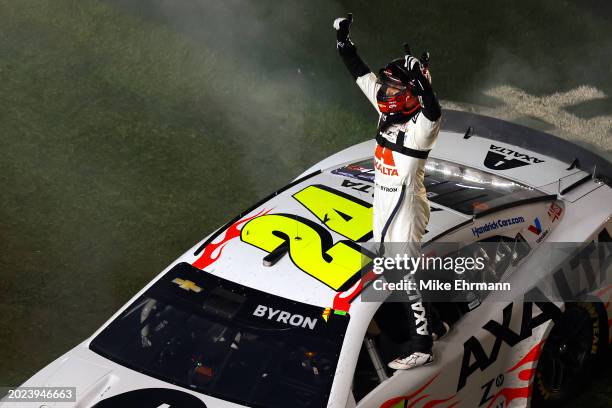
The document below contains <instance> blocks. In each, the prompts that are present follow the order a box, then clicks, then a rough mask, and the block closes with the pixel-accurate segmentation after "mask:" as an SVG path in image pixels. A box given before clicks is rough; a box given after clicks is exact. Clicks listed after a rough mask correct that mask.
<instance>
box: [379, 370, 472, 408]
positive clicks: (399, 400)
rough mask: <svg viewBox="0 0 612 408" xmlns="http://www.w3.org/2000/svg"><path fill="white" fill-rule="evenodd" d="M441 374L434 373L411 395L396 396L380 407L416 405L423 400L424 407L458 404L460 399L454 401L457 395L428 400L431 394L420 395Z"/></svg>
mask: <svg viewBox="0 0 612 408" xmlns="http://www.w3.org/2000/svg"><path fill="white" fill-rule="evenodd" d="M439 375H440V373H438V374H436V375H434V376H433V377H431V378H430V379H429V380H428V381H427V382H426V383H425V384H423V385H422V386H421V388H419V389H418V390H416V391H415V392H413V393H412V394H410V395H404V396H402V397H395V398H392V399H390V400H389V401H385V402H384V403H383V404H382V405H381V406H380V408H408V407H415V406H416V405H417V404H418V403H420V402H422V403H423V405H421V406H422V407H423V408H433V407H436V406H440V405H442V404H445V403H447V405H444V406H445V408H452V407H455V406H457V404H459V402H460V401H452V400H453V398H455V396H456V395H457V394H455V395H453V396H451V397H448V398H443V399H431V400H429V401H428V400H427V399H428V398H430V395H429V394H423V395H420V394H421V393H422V392H423V391H425V389H426V388H427V387H428V386H429V385H430V384H431V383H432V382H434V380H435V379H436V378H437V377H438V376H439Z"/></svg>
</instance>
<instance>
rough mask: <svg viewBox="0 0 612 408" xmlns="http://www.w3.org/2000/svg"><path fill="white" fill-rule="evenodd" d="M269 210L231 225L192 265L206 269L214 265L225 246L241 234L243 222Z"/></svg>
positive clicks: (267, 211)
mask: <svg viewBox="0 0 612 408" xmlns="http://www.w3.org/2000/svg"><path fill="white" fill-rule="evenodd" d="M269 212H270V210H266V209H263V210H261V211H260V212H258V213H257V214H255V215H253V216H252V217H247V218H243V219H241V220H238V221H236V222H235V223H233V224H232V225H230V226H229V227H228V228H227V230H226V231H225V234H223V238H221V240H220V241H219V242H211V243H210V244H208V245H207V246H206V248H204V251H203V252H202V255H200V257H199V258H198V259H196V260H195V261H194V262H193V264H192V265H193V266H195V267H196V268H198V269H204V268H206V267H207V266H210V265H212V264H213V263H214V262H215V261H217V259H219V258H220V257H221V253H222V252H223V249H224V248H225V246H226V245H227V244H228V243H229V242H230V241H231V240H233V239H235V238H238V237H239V236H240V231H241V230H240V228H241V227H242V224H244V223H245V222H247V221H250V220H252V219H254V218H257V217H259V216H260V215H265V214H267V213H269Z"/></svg>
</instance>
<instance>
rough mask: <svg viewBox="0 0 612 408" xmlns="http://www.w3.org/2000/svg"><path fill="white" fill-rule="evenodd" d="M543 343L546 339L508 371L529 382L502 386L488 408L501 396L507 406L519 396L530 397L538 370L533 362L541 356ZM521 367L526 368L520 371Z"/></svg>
mask: <svg viewBox="0 0 612 408" xmlns="http://www.w3.org/2000/svg"><path fill="white" fill-rule="evenodd" d="M543 344H544V340H542V341H541V342H539V343H538V344H536V345H535V346H534V347H533V348H532V349H531V350H529V352H528V353H527V354H526V355H525V357H523V358H522V359H521V361H519V362H518V363H516V364H515V365H514V367H512V368H510V369H509V370H508V371H506V373H515V374H516V376H517V378H518V379H519V380H521V381H526V382H527V384H526V385H525V386H523V387H518V388H502V389H501V390H499V391H497V393H496V394H495V396H494V397H493V399H492V400H491V402H490V403H489V405H487V408H490V407H492V406H493V405H494V404H495V402H496V401H497V400H498V399H499V398H500V397H503V398H504V400H505V404H506V406H508V404H509V403H510V401H512V400H515V399H517V398H529V395H530V394H531V387H532V386H533V385H532V383H531V380H532V379H533V376H534V375H535V371H536V370H535V368H533V363H535V362H536V361H537V360H538V358H539V357H540V353H541V352H542V345H543ZM521 367H523V368H524V369H522V370H520V371H519V368H521Z"/></svg>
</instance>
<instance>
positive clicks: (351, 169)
mask: <svg viewBox="0 0 612 408" xmlns="http://www.w3.org/2000/svg"><path fill="white" fill-rule="evenodd" d="M373 165H374V164H373V162H372V161H370V160H364V161H362V162H359V163H354V164H349V165H348V166H344V167H341V168H339V169H336V170H332V174H338V175H340V176H345V177H351V178H353V179H357V180H361V181H367V182H370V183H372V182H374V167H372V166H373Z"/></svg>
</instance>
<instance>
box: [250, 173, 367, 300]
mask: <svg viewBox="0 0 612 408" xmlns="http://www.w3.org/2000/svg"><path fill="white" fill-rule="evenodd" d="M293 198H295V199H296V200H297V201H298V202H299V203H300V204H302V205H303V206H304V207H306V209H308V211H310V212H311V213H312V214H313V215H314V216H315V217H317V218H318V219H319V220H320V221H321V222H322V223H323V224H324V225H325V226H326V227H327V228H328V229H330V230H332V231H334V232H336V233H338V234H340V235H342V236H344V237H347V238H349V240H341V241H338V242H336V243H335V244H334V242H333V238H332V235H331V233H330V232H329V231H328V230H327V229H326V228H324V227H322V226H321V225H319V224H318V223H316V222H313V221H311V220H309V219H307V218H304V217H300V216H298V215H294V214H266V215H262V216H260V217H257V218H254V219H252V220H250V221H249V222H247V223H246V224H245V225H244V227H243V228H242V230H241V233H240V239H241V240H242V241H243V242H246V243H248V244H251V245H253V246H255V247H257V248H260V249H262V250H264V251H266V252H272V251H274V250H275V249H277V248H278V247H279V246H281V245H288V247H289V256H290V257H291V260H292V262H293V263H294V264H295V266H297V267H298V268H299V269H301V270H302V271H304V272H306V273H307V274H309V275H310V276H312V277H313V278H315V279H317V280H319V281H321V282H322V283H324V284H326V285H327V286H329V287H331V288H332V289H334V290H336V291H343V290H346V289H348V287H350V285H351V284H352V283H353V282H354V281H355V280H356V279H357V278H358V277H359V275H360V272H361V271H362V270H363V268H364V267H365V266H366V265H367V264H368V263H370V262H371V258H370V257H369V256H367V255H365V254H364V253H363V251H362V249H361V247H360V246H359V245H357V244H356V243H355V242H353V241H366V240H368V239H370V238H371V236H372V205H371V204H369V203H367V202H365V201H362V200H359V199H357V198H355V197H353V196H351V195H348V194H345V193H343V192H341V191H338V190H335V189H333V188H330V187H327V186H324V185H320V184H315V185H311V186H308V187H306V188H304V189H302V190H301V191H299V192H297V193H295V194H294V195H293Z"/></svg>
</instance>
